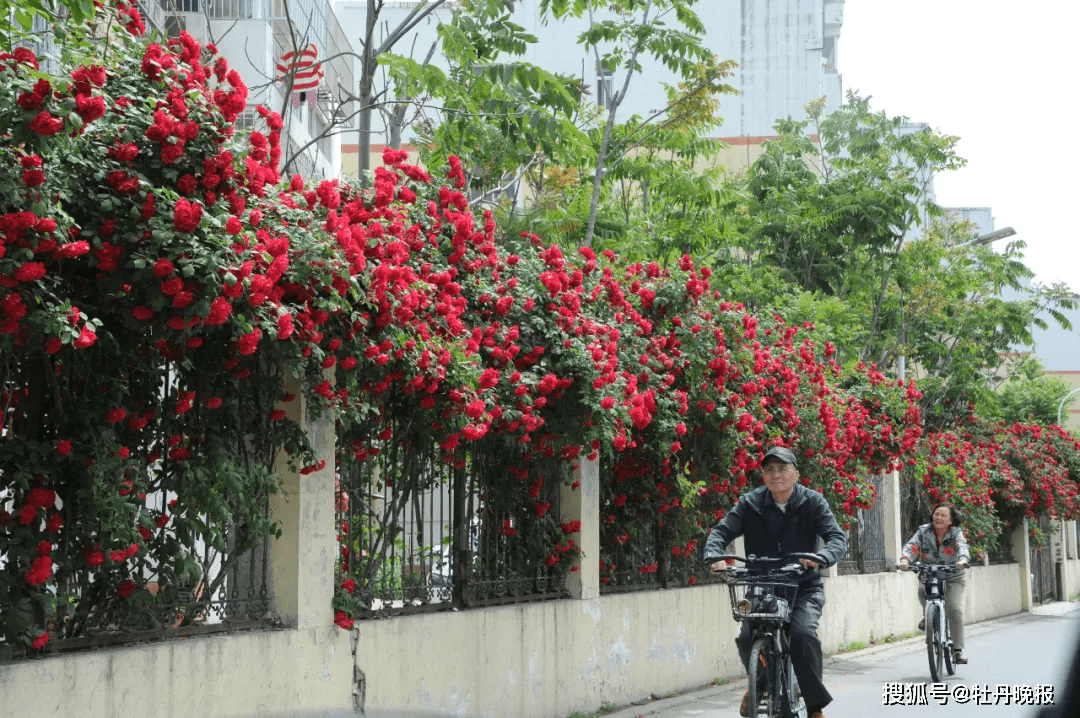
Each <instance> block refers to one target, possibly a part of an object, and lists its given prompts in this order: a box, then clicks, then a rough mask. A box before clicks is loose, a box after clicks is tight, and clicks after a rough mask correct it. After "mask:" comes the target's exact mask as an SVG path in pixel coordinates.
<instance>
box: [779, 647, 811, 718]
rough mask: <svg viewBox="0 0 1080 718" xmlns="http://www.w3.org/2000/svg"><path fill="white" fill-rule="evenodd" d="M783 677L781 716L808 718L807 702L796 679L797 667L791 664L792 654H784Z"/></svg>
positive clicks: (786, 717) (785, 717)
mask: <svg viewBox="0 0 1080 718" xmlns="http://www.w3.org/2000/svg"><path fill="white" fill-rule="evenodd" d="M781 676H782V680H781V683H780V685H781V686H782V689H783V693H784V705H783V710H782V711H781V715H783V716H784V718H806V702H805V701H804V700H803V697H802V691H801V690H800V689H799V681H798V679H797V678H795V665H794V664H793V663H792V662H791V654H790V653H785V654H784V659H783V669H782V671H781Z"/></svg>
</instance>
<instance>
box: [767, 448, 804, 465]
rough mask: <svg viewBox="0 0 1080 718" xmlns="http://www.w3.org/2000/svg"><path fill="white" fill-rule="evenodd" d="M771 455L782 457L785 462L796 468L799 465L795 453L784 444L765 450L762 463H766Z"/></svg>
mask: <svg viewBox="0 0 1080 718" xmlns="http://www.w3.org/2000/svg"><path fill="white" fill-rule="evenodd" d="M769 457H775V458H777V459H780V460H781V461H783V462H784V463H785V464H791V465H792V466H794V467H795V468H798V467H799V464H798V463H797V462H796V461H795V454H793V453H792V451H791V449H785V448H784V447H782V446H774V447H773V448H771V449H769V450H768V451H766V452H765V456H764V457H763V458H762V459H761V463H762V464H764V463H765V460H766V459H768V458H769Z"/></svg>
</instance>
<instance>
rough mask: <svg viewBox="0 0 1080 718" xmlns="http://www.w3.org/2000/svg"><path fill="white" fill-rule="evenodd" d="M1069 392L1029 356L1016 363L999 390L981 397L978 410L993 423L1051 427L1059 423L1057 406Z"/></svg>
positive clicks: (1060, 381)
mask: <svg viewBox="0 0 1080 718" xmlns="http://www.w3.org/2000/svg"><path fill="white" fill-rule="evenodd" d="M1068 393H1069V385H1068V384H1066V383H1065V380H1064V379H1062V378H1061V377H1057V376H1051V375H1047V374H1046V373H1045V371H1044V370H1043V366H1042V363H1041V362H1039V360H1038V358H1037V357H1035V356H1033V355H1028V356H1024V357H1022V358H1020V359H1019V360H1018V361H1017V362H1016V363H1015V367H1014V369H1013V372H1012V375H1011V376H1010V377H1009V378H1008V379H1007V380H1006V381H1005V382H1003V383H1002V384H1001V387H1000V388H999V389H998V391H996V392H991V393H988V394H986V395H984V396H982V397H981V400H980V401H979V403H978V404H977V406H976V411H977V412H978V413H979V415H980V416H985V417H986V418H987V419H990V420H991V421H995V420H996V421H1002V422H1004V423H1006V424H1015V423H1018V422H1025V423H1028V424H1040V425H1042V426H1049V425H1051V424H1056V423H1057V422H1058V405H1059V404H1060V403H1061V400H1062V399H1063V398H1064V397H1065V395H1066V394H1068ZM1066 408H1067V407H1066Z"/></svg>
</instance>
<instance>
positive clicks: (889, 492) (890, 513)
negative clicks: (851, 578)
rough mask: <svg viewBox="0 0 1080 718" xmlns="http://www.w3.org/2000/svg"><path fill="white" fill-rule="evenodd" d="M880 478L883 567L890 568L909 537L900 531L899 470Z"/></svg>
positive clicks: (896, 560) (898, 558)
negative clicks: (883, 550) (883, 548)
mask: <svg viewBox="0 0 1080 718" xmlns="http://www.w3.org/2000/svg"><path fill="white" fill-rule="evenodd" d="M882 479H883V481H882V484H881V493H880V494H878V497H877V500H878V504H880V505H881V524H882V531H883V533H884V534H885V536H884V539H885V567H886V568H890V569H891V568H892V567H893V566H895V565H896V564H897V563H899V562H900V551H901V549H903V548H904V542H905V541H907V539H908V538H909V537H908V536H903V535H901V533H900V532H901V523H900V472H899V471H892V472H890V473H888V474H885V475H884V476H883V477H882Z"/></svg>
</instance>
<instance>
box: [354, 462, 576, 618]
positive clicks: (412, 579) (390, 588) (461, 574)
mask: <svg viewBox="0 0 1080 718" xmlns="http://www.w3.org/2000/svg"><path fill="white" fill-rule="evenodd" d="M387 448H388V450H387V451H385V452H380V453H379V454H377V455H376V456H374V457H371V458H369V459H367V460H366V461H364V462H362V463H359V464H356V465H354V466H353V468H352V469H350V470H349V471H347V472H345V473H344V474H343V475H342V476H341V477H340V493H339V496H338V502H337V504H338V505H337V508H338V526H339V549H340V559H339V576H340V577H341V578H342V579H345V578H351V579H353V580H354V581H355V585H356V589H355V590H356V591H359V592H360V596H361V598H362V600H363V603H364V605H365V606H366V608H367V612H366V613H365V614H364V615H362V616H360V617H361V618H371V617H380V616H386V615H393V614H400V613H409V612H415V611H430V610H447V609H452V608H458V607H466V606H481V605H488V604H498V603H510V602H516V601H535V600H543V599H549V598H558V597H562V596H565V595H567V591H566V587H565V580H564V574H565V572H566V563H564V562H563V561H562V560H561V555H560V554H559V549H558V548H557V547H568V546H569V544H568V543H567V542H566V540H565V538H563V535H562V533H561V529H560V528H559V523H558V519H557V518H556V517H558V516H559V512H560V506H559V501H560V493H561V492H560V488H561V486H562V484H563V482H564V481H565V480H566V476H567V474H566V472H567V470H568V467H567V466H566V465H565V463H564V462H561V461H556V460H544V461H541V462H536V461H533V462H531V463H530V467H529V474H528V477H526V478H520V477H519V476H518V475H515V474H514V472H515V471H517V472H518V473H519V474H520V473H521V471H523V470H517V469H515V468H514V463H513V462H512V461H510V460H509V459H512V458H513V457H507V456H506V455H505V454H503V455H498V454H495V453H494V452H491V453H484V452H472V453H460V454H459V455H458V458H457V460H456V461H455V462H453V463H447V462H445V461H443V460H441V459H440V457H439V456H438V453H437V452H436V451H435V448H434V447H432V449H431V450H430V451H417V450H416V449H415V447H413V448H412V449H411V450H409V451H405V450H404V448H403V447H402V446H401V445H398V444H395V445H393V446H390V447H387ZM522 494H524V495H525V497H526V498H524V499H523V496H522ZM553 557H554V558H553Z"/></svg>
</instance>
